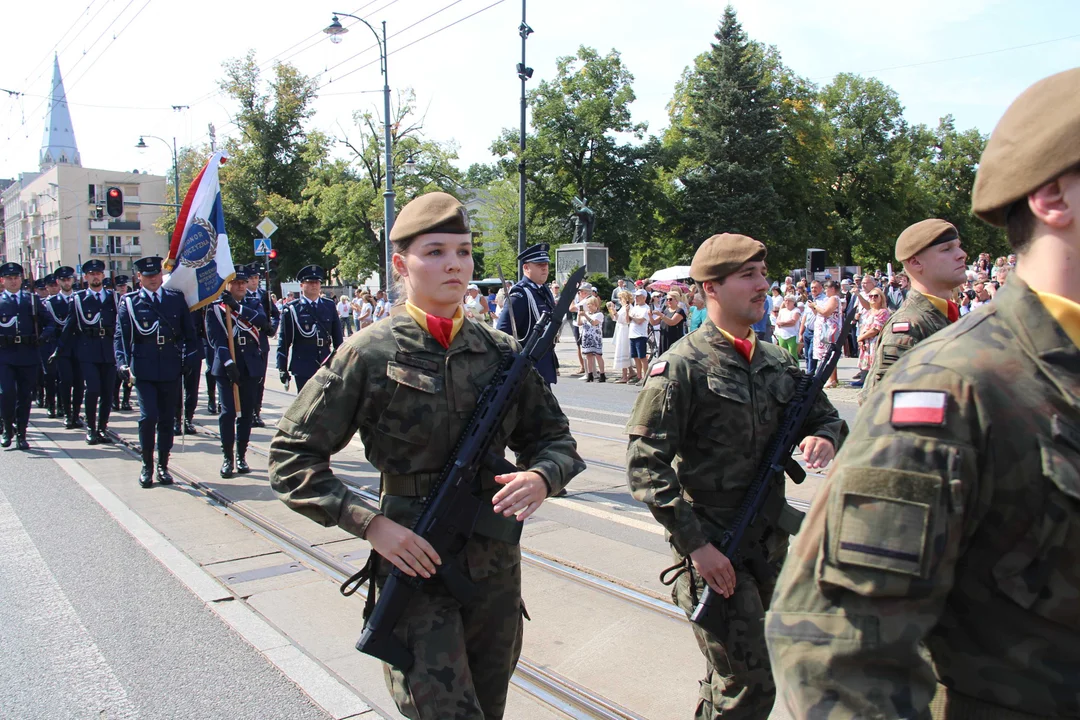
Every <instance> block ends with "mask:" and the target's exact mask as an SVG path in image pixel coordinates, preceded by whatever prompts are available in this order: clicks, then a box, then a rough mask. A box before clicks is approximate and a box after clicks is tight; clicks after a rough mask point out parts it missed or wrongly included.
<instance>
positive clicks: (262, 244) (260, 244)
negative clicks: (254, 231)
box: [255, 238, 270, 257]
mask: <svg viewBox="0 0 1080 720" xmlns="http://www.w3.org/2000/svg"><path fill="white" fill-rule="evenodd" d="M269 254H270V238H258V239H256V240H255V257H266V256H267V255H269Z"/></svg>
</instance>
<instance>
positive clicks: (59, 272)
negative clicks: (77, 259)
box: [53, 265, 75, 280]
mask: <svg viewBox="0 0 1080 720" xmlns="http://www.w3.org/2000/svg"><path fill="white" fill-rule="evenodd" d="M53 275H55V276H56V279H57V280H67V279H68V278H73V277H75V268H73V267H71V266H70V265H61V266H60V267H58V268H56V271H55V272H54V273H53Z"/></svg>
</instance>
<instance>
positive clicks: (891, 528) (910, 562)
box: [819, 467, 944, 597]
mask: <svg viewBox="0 0 1080 720" xmlns="http://www.w3.org/2000/svg"><path fill="white" fill-rule="evenodd" d="M837 484H838V486H839V490H840V492H837V493H834V494H833V495H832V496H831V500H830V502H831V505H830V507H829V510H828V513H829V515H828V521H827V533H826V537H825V554H824V561H823V562H822V563H821V567H820V568H819V580H820V581H821V582H823V583H826V584H832V585H838V586H840V587H845V588H848V589H850V590H853V591H855V592H857V593H859V594H861V595H864V596H868V597H890V596H897V595H906V594H907V590H908V587H909V586H910V582H911V581H912V580H913V579H918V578H926V577H928V575H929V568H930V560H931V556H932V548H933V539H934V528H935V522H936V520H937V514H938V513H939V512H940V508H941V502H942V495H941V493H942V486H943V484H944V483H943V481H942V479H941V478H940V477H938V476H936V475H927V474H923V473H916V472H911V471H906V470H895V469H885V468H870V467H848V468H843V469H841V470H839V471H838V478H837Z"/></svg>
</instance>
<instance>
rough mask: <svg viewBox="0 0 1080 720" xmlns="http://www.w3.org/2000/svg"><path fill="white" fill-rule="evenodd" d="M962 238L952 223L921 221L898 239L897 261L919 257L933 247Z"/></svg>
mask: <svg viewBox="0 0 1080 720" xmlns="http://www.w3.org/2000/svg"><path fill="white" fill-rule="evenodd" d="M958 237H960V233H958V232H956V228H955V227H954V226H953V224H952V223H950V222H945V221H944V220H938V219H937V218H930V219H929V220H920V221H919V222H917V223H915V224H914V225H912V226H910V227H908V229H907V230H905V231H904V232H902V233H900V237H898V238H896V259H897V260H899V261H900V262H904V261H905V260H907V259H908V258H910V257H912V256H913V255H918V254H919V253H921V252H922V251H923V250H925V249H926V248H928V247H930V246H931V245H938V244H940V243H945V242H949V241H950V240H955V239H957V238H958Z"/></svg>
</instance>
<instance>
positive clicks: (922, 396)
mask: <svg viewBox="0 0 1080 720" xmlns="http://www.w3.org/2000/svg"><path fill="white" fill-rule="evenodd" d="M948 404H949V394H948V393H946V392H939V391H934V392H930V391H923V390H897V391H895V392H893V396H892V413H891V414H890V416H889V422H891V423H892V425H893V427H910V426H913V425H944V424H945V409H946V408H947V407H948Z"/></svg>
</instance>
